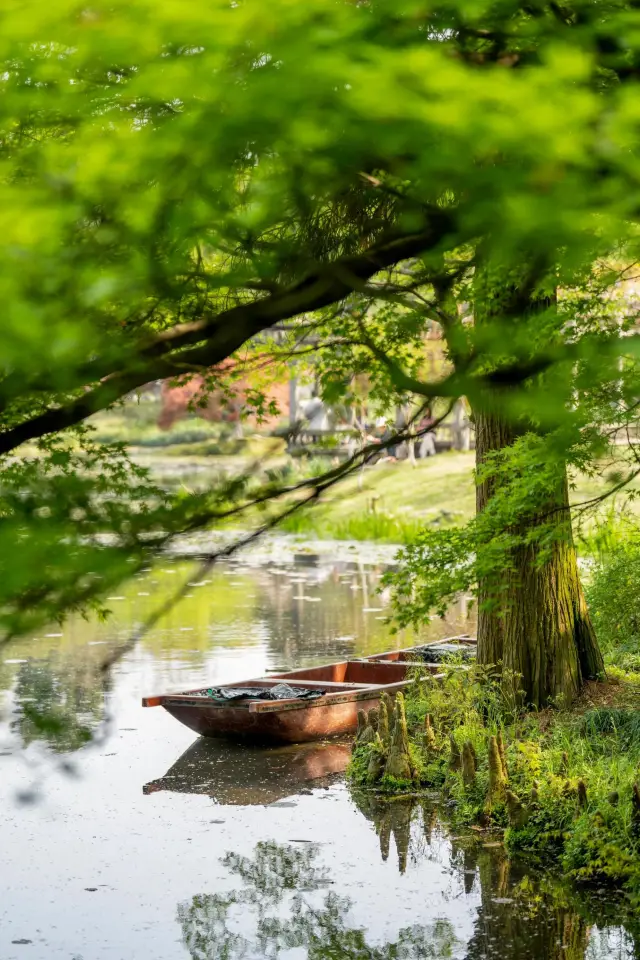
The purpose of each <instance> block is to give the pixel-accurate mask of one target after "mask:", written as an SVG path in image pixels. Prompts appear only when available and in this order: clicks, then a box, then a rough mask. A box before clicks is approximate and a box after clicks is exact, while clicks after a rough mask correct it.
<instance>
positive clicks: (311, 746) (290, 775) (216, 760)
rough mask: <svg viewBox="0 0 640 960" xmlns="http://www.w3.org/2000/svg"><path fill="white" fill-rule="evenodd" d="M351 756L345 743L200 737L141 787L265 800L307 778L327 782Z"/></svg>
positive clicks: (234, 800)
mask: <svg viewBox="0 0 640 960" xmlns="http://www.w3.org/2000/svg"><path fill="white" fill-rule="evenodd" d="M350 757H351V746H350V744H347V743H339V742H338V743H336V742H327V743H306V744H299V745H295V744H294V745H290V746H284V747H256V746H252V745H250V744H242V743H233V742H228V741H225V740H214V739H207V738H205V737H201V738H200V739H198V740H196V741H195V743H193V744H192V745H191V746H190V747H189V749H188V750H186V751H185V752H184V753H183V754H182V756H181V757H180V758H179V759H178V760H177V761H176V762H175V763H174V764H173V766H172V767H171V768H170V769H169V770H168V771H167V772H166V773H165V775H164V776H163V777H161V778H159V779H158V780H152V781H151V782H150V783H147V784H145V786H144V787H143V791H144V793H145V794H151V793H157V792H158V791H159V790H169V791H173V792H177V793H196V794H205V795H207V796H209V797H211V799H212V800H215V801H216V802H217V803H224V804H231V805H235V804H243V805H247V804H268V803H274V802H276V801H278V800H281V799H283V798H284V797H289V796H291V795H292V794H296V793H299V792H300V790H301V789H303V788H304V787H305V786H306V785H307V784H308V783H309V782H313V785H314V787H317V786H319V785H320V784H323V785H328V784H329V783H330V782H332V780H333V779H335V775H336V774H339V773H342V771H343V770H344V769H345V768H346V766H347V764H348V762H349V758H350Z"/></svg>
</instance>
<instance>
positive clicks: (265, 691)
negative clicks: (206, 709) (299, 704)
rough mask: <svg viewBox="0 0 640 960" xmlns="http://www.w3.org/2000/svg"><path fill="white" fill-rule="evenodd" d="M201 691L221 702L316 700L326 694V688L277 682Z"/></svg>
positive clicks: (212, 688) (210, 688) (211, 688)
mask: <svg viewBox="0 0 640 960" xmlns="http://www.w3.org/2000/svg"><path fill="white" fill-rule="evenodd" d="M200 692H201V693H202V694H204V695H205V696H207V697H211V699H212V700H217V701H218V702H219V703H230V702H231V703H232V702H234V701H236V700H316V699H317V698H318V697H323V696H324V694H325V691H324V690H310V689H309V688H308V687H290V686H289V684H288V683H276V685H275V686H274V687H209V688H208V689H207V690H201V691H200Z"/></svg>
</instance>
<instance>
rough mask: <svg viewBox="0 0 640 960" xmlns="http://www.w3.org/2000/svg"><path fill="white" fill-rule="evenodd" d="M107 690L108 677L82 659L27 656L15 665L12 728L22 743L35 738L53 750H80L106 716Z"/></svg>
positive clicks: (62, 751)
mask: <svg viewBox="0 0 640 960" xmlns="http://www.w3.org/2000/svg"><path fill="white" fill-rule="evenodd" d="M108 689H109V683H108V677H107V676H106V675H105V674H103V673H101V672H99V671H96V670H95V669H93V668H92V666H91V664H89V663H87V662H86V661H82V660H81V661H80V662H78V661H70V662H66V663H64V665H63V664H62V663H60V662H58V663H56V662H55V661H54V660H27V661H26V662H24V663H21V664H20V667H19V669H18V674H17V677H16V681H15V687H14V690H13V700H14V711H15V719H14V720H13V721H12V722H11V726H10V728H11V730H12V732H13V733H14V734H17V735H18V736H19V737H20V740H21V743H22V746H23V747H28V746H29V744H30V743H33V742H34V741H36V740H38V741H43V742H44V743H46V744H47V746H49V747H50V749H52V750H53V751H54V752H55V753H70V752H72V751H74V750H78V749H79V748H80V747H82V746H84V745H85V744H86V743H88V741H90V740H91V739H92V737H93V735H94V733H95V731H96V730H97V728H98V727H99V726H100V724H101V723H102V721H103V720H104V705H105V696H106V694H107V692H108Z"/></svg>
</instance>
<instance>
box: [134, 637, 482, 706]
mask: <svg viewBox="0 0 640 960" xmlns="http://www.w3.org/2000/svg"><path fill="white" fill-rule="evenodd" d="M440 642H441V643H448V644H450V643H461V644H469V645H473V644H474V643H475V641H474V640H473V639H472V638H470V637H450V638H448V639H447V640H446V641H440ZM433 645H434V646H436V645H437V644H435V643H434V644H433ZM428 646H431V644H428ZM412 665H421V666H422V667H423V668H424V669H425V670H426V671H428V672H429V673H432V674H438V673H439V671H440V670H441V667H440V665H438V664H433V663H422V664H421V663H420V659H419V652H418V648H416V647H408V648H406V649H404V650H390V651H387V652H386V653H379V654H375V655H374V656H370V657H366V658H363V659H360V660H342V661H340V662H338V663H328V664H324V665H323V666H320V667H305V668H303V669H300V670H291V671H287V672H286V673H273V674H270V675H269V676H268V677H260V678H258V679H254V680H244V681H236V682H234V683H224V684H220V685H219V686H223V687H225V688H229V687H231V688H233V687H249V688H251V687H270V686H271V687H273V686H276V685H277V684H279V683H287V684H288V685H289V686H290V687H293V688H294V689H295V688H296V687H303V688H305V689H310V688H311V689H313V688H317V689H319V690H322V691H323V692H324V693H327V694H340V693H347V692H349V691H351V692H358V691H360V690H366V689H367V688H371V687H389V688H390V689H393V687H394V686H395V687H396V688H397V689H400V688H401V687H402V685H403V681H404V680H405V679H406V675H407V671H408V669H409V668H410V667H411V666H412ZM461 669H464V667H462V668H461ZM205 696H206V688H205V689H203V688H199V689H197V690H185V691H181V692H180V693H175V694H166V695H164V696H158V697H145V698H144V699H143V701H142V703H143V706H145V707H155V706H160V705H161V704H162V703H163V702H164V701H166V700H168V699H171V700H182V701H183V702H184V701H187V700H190V701H192V702H193V701H194V700H195V698H198V699H199V700H200V702H202V699H204V697H205ZM270 702H271V703H273V701H270ZM279 702H280V703H287V702H288V703H291V701H290V700H289V701H283V700H281V701H279ZM246 703H247V704H249V703H252V701H250V700H249V701H246ZM256 709H257V707H256ZM260 709H272V708H267V707H266V706H264V705H263V706H262V707H261V708H260Z"/></svg>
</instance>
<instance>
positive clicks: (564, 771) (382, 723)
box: [349, 666, 640, 900]
mask: <svg viewBox="0 0 640 960" xmlns="http://www.w3.org/2000/svg"><path fill="white" fill-rule="evenodd" d="M612 673H613V675H612V677H611V678H610V682H609V683H607V684H595V683H593V684H589V685H588V686H587V687H586V689H585V691H584V693H583V695H582V697H581V699H580V701H579V702H578V703H576V704H575V705H574V706H573V707H572V708H571V709H570V710H569V709H567V710H565V709H562V708H561V705H560V708H559V709H557V710H546V711H543V712H540V713H535V714H531V713H529V714H521V713H518V712H517V711H516V710H515V709H514V708H513V705H512V704H510V703H508V702H505V699H504V696H503V694H502V688H501V685H500V683H499V682H498V679H497V677H496V676H494V675H492V674H491V672H490V671H487V670H486V669H482V668H479V667H474V668H472V670H471V671H469V672H466V671H465V672H464V673H463V672H461V671H460V669H459V668H456V667H455V666H452V667H449V668H447V672H446V676H445V679H444V681H443V682H441V683H440V682H435V681H433V680H432V679H431V678H430V677H429V676H424V674H423V673H422V671H421V670H420V668H419V667H417V668H416V676H415V679H414V681H413V682H412V684H411V685H410V687H409V688H408V692H407V696H406V704H405V703H404V702H403V701H402V695H400V697H399V698H398V702H397V703H396V704H395V705H394V707H393V710H394V718H393V721H392V722H391V724H390V732H387V723H386V719H385V713H386V712H387V711H388V710H389V709H390V705H387V706H386V707H385V705H384V704H381V710H380V717H379V718H376V717H375V716H374V719H373V723H372V724H369V725H368V726H367V728H365V729H364V731H363V732H362V733H361V735H360V737H359V740H358V742H357V743H356V747H355V749H354V755H353V759H352V762H351V766H350V771H349V775H350V778H351V781H352V783H353V784H354V786H357V787H358V788H359V789H365V790H371V791H375V792H381V793H385V792H387V793H397V792H406V791H409V792H410V791H415V790H416V788H430V789H433V788H438V789H439V790H441V791H442V795H443V797H444V798H445V799H446V800H447V801H448V806H449V809H450V813H451V817H452V820H453V822H454V825H460V826H462V825H465V826H473V827H474V828H480V829H489V828H490V829H493V830H495V829H497V830H500V831H504V843H505V845H506V847H507V849H509V850H512V851H515V850H517V851H519V852H521V853H524V854H526V855H527V856H532V857H535V858H536V859H537V860H540V861H541V862H553V863H554V864H555V865H556V866H557V865H559V866H560V867H561V868H562V870H563V871H564V872H565V873H566V874H567V875H568V876H570V877H572V878H573V879H575V880H576V881H579V882H587V883H597V884H600V885H602V884H611V885H614V886H617V887H622V888H624V889H625V890H627V891H628V892H629V893H630V894H632V895H633V896H634V897H635V898H638V899H639V900H640V793H639V792H638V786H637V784H638V781H639V780H640V771H639V767H640V713H639V712H638V710H639V709H640V676H639V675H637V674H635V675H626V676H625V675H622V674H621V673H619V672H618V673H616V672H615V671H612ZM421 674H422V675H421ZM405 710H406V734H405V733H404V730H403V727H404V720H403V713H404V711H405ZM376 719H377V720H378V729H377V730H376V731H375V732H374V730H373V727H374V726H375V725H376ZM398 752H399V753H398ZM399 757H400V758H399Z"/></svg>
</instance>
